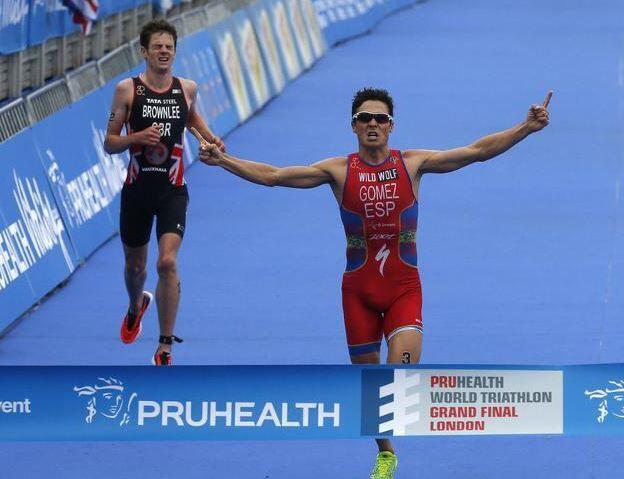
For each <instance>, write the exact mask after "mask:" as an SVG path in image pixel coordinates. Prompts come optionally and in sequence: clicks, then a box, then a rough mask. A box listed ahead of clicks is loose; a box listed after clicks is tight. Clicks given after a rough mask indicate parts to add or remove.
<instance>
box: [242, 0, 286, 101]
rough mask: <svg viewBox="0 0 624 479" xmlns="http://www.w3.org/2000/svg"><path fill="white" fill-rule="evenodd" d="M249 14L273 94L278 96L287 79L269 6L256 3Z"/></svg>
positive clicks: (249, 9)
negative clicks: (270, 17) (272, 26)
mask: <svg viewBox="0 0 624 479" xmlns="http://www.w3.org/2000/svg"><path fill="white" fill-rule="evenodd" d="M247 13H248V15H249V18H250V19H251V21H252V22H253V25H254V29H255V31H256V34H257V35H258V42H259V44H260V49H261V51H262V56H263V58H264V64H265V65H266V67H267V71H268V73H269V75H268V76H269V79H270V81H271V90H272V92H273V94H278V93H280V92H281V91H282V90H283V89H284V87H285V86H286V77H285V75H284V62H283V59H282V56H281V55H280V52H279V48H278V45H277V41H276V39H275V35H274V34H273V29H272V28H271V20H270V19H269V13H268V9H267V5H266V4H265V3H264V2H255V3H253V4H252V5H250V6H249V7H248V8H247Z"/></svg>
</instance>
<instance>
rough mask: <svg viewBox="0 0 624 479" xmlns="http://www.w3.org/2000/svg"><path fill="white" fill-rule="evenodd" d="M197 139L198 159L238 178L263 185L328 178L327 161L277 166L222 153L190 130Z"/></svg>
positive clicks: (303, 184)
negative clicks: (198, 146)
mask: <svg viewBox="0 0 624 479" xmlns="http://www.w3.org/2000/svg"><path fill="white" fill-rule="evenodd" d="M191 131H192V132H193V134H195V136H197V137H198V140H199V141H200V148H199V159H200V160H201V161H202V162H203V163H206V164H207V165H212V166H220V167H221V168H223V169H225V170H227V171H229V172H230V173H233V174H235V175H236V176H240V177H241V178H243V179H245V180H247V181H251V182H252V183H257V184H259V185H264V186H288V187H291V188H314V187H315V186H320V185H323V184H325V183H330V182H331V181H332V176H331V173H330V171H329V165H328V162H329V161H330V160H325V161H320V162H318V163H315V164H313V165H310V166H288V167H285V168H278V167H276V166H273V165H268V164H266V163H259V162H256V161H249V160H242V159H240V158H236V157H235V156H232V155H229V154H227V153H224V152H223V151H221V150H220V149H219V147H218V146H217V145H214V144H211V143H208V142H207V141H205V140H204V139H203V138H202V137H201V135H199V132H197V130H193V129H191Z"/></svg>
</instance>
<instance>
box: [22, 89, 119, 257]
mask: <svg viewBox="0 0 624 479" xmlns="http://www.w3.org/2000/svg"><path fill="white" fill-rule="evenodd" d="M113 90H114V87H113V85H108V86H107V87H105V88H102V89H99V90H97V91H96V92H93V93H91V94H90V95H88V96H86V97H85V98H82V99H81V100H79V101H78V102H76V103H74V104H72V105H71V106H70V107H66V108H64V109H63V110H61V111H59V112H57V113H55V114H54V115H53V116H51V117H48V118H46V119H44V120H43V121H41V122H39V123H37V124H36V125H35V126H34V127H33V133H34V135H35V140H36V144H37V147H38V151H39V159H40V161H41V164H42V166H43V169H44V171H46V172H47V177H48V181H49V183H50V189H51V190H52V192H53V194H54V198H55V200H56V204H57V205H58V208H59V211H60V212H61V216H62V217H63V221H64V223H65V227H66V228H67V231H68V233H69V236H70V238H71V241H72V244H73V245H74V248H75V250H76V253H77V255H78V259H79V260H80V261H82V260H84V259H85V258H86V257H87V256H89V255H90V254H91V253H92V252H93V251H94V250H95V249H96V248H97V247H98V246H100V245H101V244H102V243H104V242H105V241H106V240H107V239H108V238H110V237H111V236H113V235H114V234H115V233H116V231H117V222H118V221H117V217H116V215H114V214H113V213H112V212H111V209H110V206H111V203H114V202H117V201H118V197H119V195H118V193H119V191H120V190H121V186H122V184H123V181H124V179H125V175H126V173H125V164H126V163H127V158H126V156H127V155H123V156H122V155H107V154H105V153H104V150H103V146H102V145H103V140H104V134H105V128H106V121H107V114H106V111H107V103H109V102H110V101H111V98H112V95H113ZM59 125H61V129H62V130H64V131H71V141H68V138H67V136H66V135H60V134H59Z"/></svg>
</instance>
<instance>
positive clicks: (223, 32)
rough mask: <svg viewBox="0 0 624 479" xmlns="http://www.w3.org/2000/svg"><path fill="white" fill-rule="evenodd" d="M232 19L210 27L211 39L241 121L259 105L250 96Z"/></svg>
mask: <svg viewBox="0 0 624 479" xmlns="http://www.w3.org/2000/svg"><path fill="white" fill-rule="evenodd" d="M233 29H234V27H233V23H232V20H231V19H229V18H228V19H227V20H224V21H222V22H220V23H218V24H217V25H215V26H214V27H212V28H210V30H209V32H210V39H211V40H212V45H213V47H214V50H215V53H216V55H217V58H218V59H219V64H220V66H221V70H222V71H223V76H224V78H225V83H226V85H227V88H228V91H229V92H230V98H232V102H233V103H234V106H235V108H236V112H237V114H238V119H239V121H241V122H243V121H245V120H246V119H247V118H249V117H250V116H251V114H252V113H253V112H254V110H255V109H256V108H257V105H256V104H255V103H254V102H253V100H252V98H251V97H250V94H249V92H250V86H249V85H248V80H247V78H246V75H245V73H244V70H243V64H242V61H241V58H240V55H239V53H238V49H237V48H236V38H235V35H234V32H233Z"/></svg>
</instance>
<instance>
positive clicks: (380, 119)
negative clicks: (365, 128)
mask: <svg viewBox="0 0 624 479" xmlns="http://www.w3.org/2000/svg"><path fill="white" fill-rule="evenodd" d="M373 118H374V119H375V121H376V122H377V123H379V124H380V125H385V124H386V123H390V122H391V121H392V117H391V116H390V115H388V114H387V113H370V112H368V111H359V112H357V113H356V114H355V115H353V117H352V118H351V119H352V120H353V121H359V122H361V123H370V121H371V120H372V119H373Z"/></svg>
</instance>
